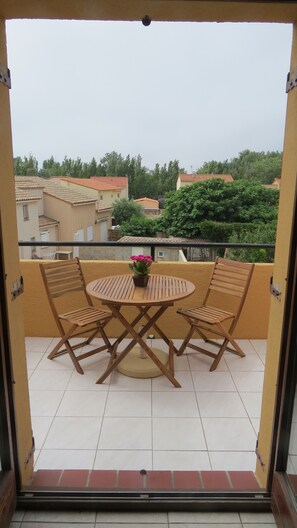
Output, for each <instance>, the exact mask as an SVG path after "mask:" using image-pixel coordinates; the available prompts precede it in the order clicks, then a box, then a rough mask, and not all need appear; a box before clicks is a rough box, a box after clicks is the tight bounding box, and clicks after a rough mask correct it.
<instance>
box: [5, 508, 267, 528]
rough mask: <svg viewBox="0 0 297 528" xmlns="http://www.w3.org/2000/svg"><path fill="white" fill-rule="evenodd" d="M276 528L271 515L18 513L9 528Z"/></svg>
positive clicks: (226, 513)
mask: <svg viewBox="0 0 297 528" xmlns="http://www.w3.org/2000/svg"><path fill="white" fill-rule="evenodd" d="M53 526H55V527H60V528H70V527H71V526H76V528H83V527H85V528H99V527H106V528H131V527H133V528H195V527H200V528H202V527H203V528H206V527H207V528H219V527H220V528H223V527H225V528H276V524H275V521H274V517H273V515H272V514H271V513H235V512H234V513H233V512H230V513H228V512H222V513H220V512H212V513H206V512H152V513H148V512H144V513H141V512H87V511H86V512H54V511H51V512H42V511H27V512H23V511H17V512H15V514H14V517H13V522H12V523H11V525H10V528H52V527H53Z"/></svg>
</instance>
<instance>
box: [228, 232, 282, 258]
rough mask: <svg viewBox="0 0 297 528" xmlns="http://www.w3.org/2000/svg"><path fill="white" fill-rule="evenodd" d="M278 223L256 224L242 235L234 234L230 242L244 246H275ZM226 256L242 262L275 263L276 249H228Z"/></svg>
mask: <svg viewBox="0 0 297 528" xmlns="http://www.w3.org/2000/svg"><path fill="white" fill-rule="evenodd" d="M275 238H276V222H271V223H270V224H254V225H253V227H251V226H249V229H248V230H246V231H245V230H244V229H243V230H242V231H241V233H240V234H234V235H232V236H231V237H230V239H229V242H233V243H242V244H275ZM225 256H226V257H227V258H230V259H234V260H240V261H242V262H273V261H274V249H268V248H255V249H252V248H251V249H249V248H246V249H245V248H238V249H233V248H227V250H226V253H225Z"/></svg>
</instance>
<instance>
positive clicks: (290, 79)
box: [286, 68, 297, 93]
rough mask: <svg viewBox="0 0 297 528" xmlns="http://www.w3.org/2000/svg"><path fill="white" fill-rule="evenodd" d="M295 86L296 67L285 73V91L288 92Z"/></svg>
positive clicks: (296, 80) (296, 84) (296, 81)
mask: <svg viewBox="0 0 297 528" xmlns="http://www.w3.org/2000/svg"><path fill="white" fill-rule="evenodd" d="M296 86H297V68H296V69H295V70H294V71H293V72H292V73H291V72H289V73H288V75H287V83H286V93H288V92H289V91H290V90H292V89H293V88H295V87H296Z"/></svg>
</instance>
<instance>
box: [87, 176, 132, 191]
mask: <svg viewBox="0 0 297 528" xmlns="http://www.w3.org/2000/svg"><path fill="white" fill-rule="evenodd" d="M90 179H91V180H96V181H100V182H102V183H108V185H116V186H117V187H119V188H120V189H127V187H128V176H91V178H90Z"/></svg>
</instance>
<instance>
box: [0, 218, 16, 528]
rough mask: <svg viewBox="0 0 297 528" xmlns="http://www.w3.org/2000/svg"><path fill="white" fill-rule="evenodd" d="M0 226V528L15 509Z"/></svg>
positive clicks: (8, 521) (9, 377) (8, 360)
mask: <svg viewBox="0 0 297 528" xmlns="http://www.w3.org/2000/svg"><path fill="white" fill-rule="evenodd" d="M1 240H2V237H1V223H0V528H8V527H9V525H10V521H11V517H12V514H13V512H14V510H15V506H16V475H15V464H14V454H15V453H16V451H15V449H14V446H13V442H14V440H13V438H15V434H14V432H13V431H14V416H13V402H12V393H11V386H12V383H8V380H11V368H10V359H9V340H8V332H7V314H6V298H5V284H4V282H5V277H4V270H3V259H2V257H3V252H2V243H1Z"/></svg>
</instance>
